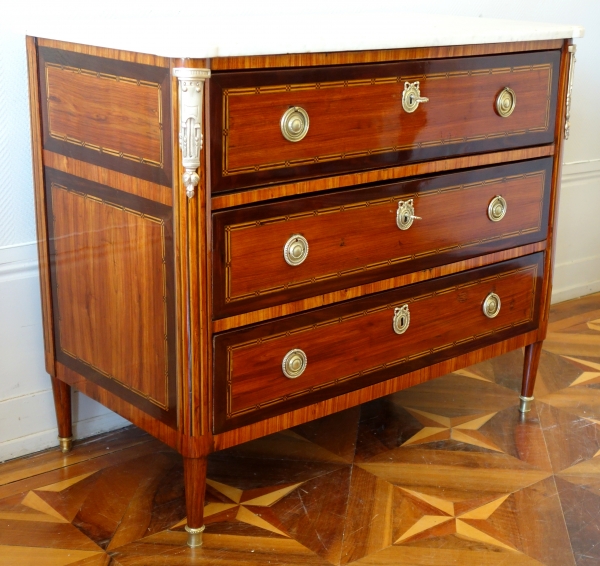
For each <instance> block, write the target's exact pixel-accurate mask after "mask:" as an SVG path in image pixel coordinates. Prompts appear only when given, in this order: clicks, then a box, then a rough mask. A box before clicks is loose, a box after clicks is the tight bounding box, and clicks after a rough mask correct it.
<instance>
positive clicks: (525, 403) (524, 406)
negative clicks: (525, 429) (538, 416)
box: [519, 395, 533, 413]
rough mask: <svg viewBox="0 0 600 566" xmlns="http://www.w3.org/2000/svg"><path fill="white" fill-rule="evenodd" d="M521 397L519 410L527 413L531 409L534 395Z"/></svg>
mask: <svg viewBox="0 0 600 566" xmlns="http://www.w3.org/2000/svg"><path fill="white" fill-rule="evenodd" d="M519 399H520V400H521V404H520V406H519V411H521V412H522V413H527V412H529V411H531V402H532V401H533V397H523V396H522V395H521V396H520V397H519Z"/></svg>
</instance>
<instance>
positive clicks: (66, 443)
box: [58, 436, 73, 454]
mask: <svg viewBox="0 0 600 566" xmlns="http://www.w3.org/2000/svg"><path fill="white" fill-rule="evenodd" d="M58 442H59V443H60V449H61V451H62V452H63V453H65V454H66V453H67V452H71V450H72V449H73V437H72V436H69V437H65V438H63V437H61V436H59V437H58Z"/></svg>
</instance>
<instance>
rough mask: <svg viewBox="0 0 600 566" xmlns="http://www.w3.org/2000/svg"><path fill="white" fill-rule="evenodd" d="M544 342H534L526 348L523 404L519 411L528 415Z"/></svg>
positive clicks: (522, 387)
mask: <svg viewBox="0 0 600 566" xmlns="http://www.w3.org/2000/svg"><path fill="white" fill-rule="evenodd" d="M542 344H543V342H534V343H533V344H529V345H528V346H525V362H524V365H523V385H522V386H521V397H520V399H521V404H520V407H519V410H520V411H521V412H522V413H526V412H527V411H529V410H530V409H531V402H532V401H533V388H534V386H535V377H536V375H537V370H538V365H539V363H540V355H541V353H542Z"/></svg>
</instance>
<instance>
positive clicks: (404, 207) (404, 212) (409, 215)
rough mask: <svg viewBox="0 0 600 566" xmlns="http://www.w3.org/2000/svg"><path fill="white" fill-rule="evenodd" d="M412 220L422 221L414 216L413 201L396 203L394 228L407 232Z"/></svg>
mask: <svg viewBox="0 0 600 566" xmlns="http://www.w3.org/2000/svg"><path fill="white" fill-rule="evenodd" d="M414 220H422V218H421V217H420V216H415V207H414V204H413V199H409V200H407V201H404V200H399V201H398V210H397V211H396V226H398V228H400V230H408V229H409V228H410V227H411V226H412V223H413V221H414Z"/></svg>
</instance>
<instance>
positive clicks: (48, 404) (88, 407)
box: [0, 391, 131, 462]
mask: <svg viewBox="0 0 600 566" xmlns="http://www.w3.org/2000/svg"><path fill="white" fill-rule="evenodd" d="M73 420H74V424H73V437H74V438H75V439H78V438H86V437H88V436H93V435H95V434H99V433H102V432H108V431H110V430H115V429H118V428H122V427H125V426H128V425H130V424H131V423H130V422H129V421H126V420H125V419H123V418H122V417H120V416H119V415H117V414H115V413H113V412H112V411H109V410H108V409H106V408H105V407H103V406H102V405H100V404H99V403H96V402H95V401H93V400H92V399H90V398H88V397H86V396H85V395H82V394H80V393H77V392H75V393H74V394H73ZM16 434H18V436H17V437H15V435H16ZM0 435H1V436H0V462H3V461H5V460H11V459H13V458H18V457H19V456H24V455H26V454H31V453H33V452H39V451H40V450H45V449H47V448H52V447H55V446H58V440H57V438H58V429H57V427H56V416H55V414H54V404H53V400H52V391H41V392H39V393H35V394H33V395H24V396H23V397H17V398H13V399H7V400H5V401H2V402H0Z"/></svg>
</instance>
